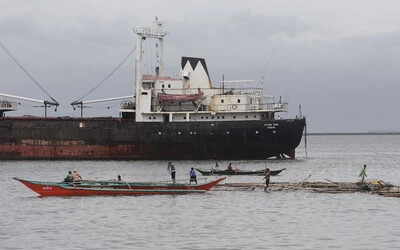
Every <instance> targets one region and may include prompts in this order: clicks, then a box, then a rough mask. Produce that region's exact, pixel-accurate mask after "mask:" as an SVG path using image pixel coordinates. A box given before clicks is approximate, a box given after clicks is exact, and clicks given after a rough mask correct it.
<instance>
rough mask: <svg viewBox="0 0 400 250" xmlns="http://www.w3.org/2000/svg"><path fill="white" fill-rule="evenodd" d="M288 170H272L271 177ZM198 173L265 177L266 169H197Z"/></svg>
mask: <svg viewBox="0 0 400 250" xmlns="http://www.w3.org/2000/svg"><path fill="white" fill-rule="evenodd" d="M285 169H286V168H283V169H280V170H271V171H270V172H271V175H272V176H275V175H278V174H280V172H282V171H283V170H285ZM196 170H197V171H199V172H200V173H201V174H202V175H265V169H263V170H238V169H232V170H227V169H224V170H217V169H210V170H205V169H198V168H196Z"/></svg>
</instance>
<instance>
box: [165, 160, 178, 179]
mask: <svg viewBox="0 0 400 250" xmlns="http://www.w3.org/2000/svg"><path fill="white" fill-rule="evenodd" d="M167 169H168V171H170V173H171V178H172V182H173V183H175V173H176V170H175V166H174V165H172V162H170V161H169V162H168V167H167Z"/></svg>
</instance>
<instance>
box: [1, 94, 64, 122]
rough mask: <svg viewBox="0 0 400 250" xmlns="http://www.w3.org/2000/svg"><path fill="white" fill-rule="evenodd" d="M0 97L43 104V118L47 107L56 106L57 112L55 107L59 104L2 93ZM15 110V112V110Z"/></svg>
mask: <svg viewBox="0 0 400 250" xmlns="http://www.w3.org/2000/svg"><path fill="white" fill-rule="evenodd" d="M0 96H3V97H7V98H12V99H17V100H22V101H27V102H35V103H40V104H44V117H47V108H48V107H50V106H56V110H57V106H58V105H59V103H58V102H56V101H46V100H38V99H33V98H28V97H23V96H16V95H9V94H4V93H0ZM15 110H16V108H15Z"/></svg>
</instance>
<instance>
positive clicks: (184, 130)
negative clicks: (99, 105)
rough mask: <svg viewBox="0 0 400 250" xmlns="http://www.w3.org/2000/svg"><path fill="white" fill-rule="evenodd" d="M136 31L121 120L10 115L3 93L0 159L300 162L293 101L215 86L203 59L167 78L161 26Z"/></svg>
mask: <svg viewBox="0 0 400 250" xmlns="http://www.w3.org/2000/svg"><path fill="white" fill-rule="evenodd" d="M134 31H135V33H136V35H137V45H136V59H135V95H132V96H125V97H121V99H124V101H123V102H122V103H121V106H120V114H119V116H118V117H110V118H101V117H91V118H84V117H47V115H46V116H45V117H34V116H23V117H15V116H14V117H13V116H9V115H7V116H6V115H5V114H6V112H11V111H13V110H16V108H17V105H16V103H15V102H12V101H9V100H8V99H9V98H12V97H13V96H10V95H8V96H7V95H3V97H4V96H6V97H9V98H7V100H3V101H0V116H1V118H0V159H3V160H4V159H90V160H93V159H114V160H119V159H267V158H270V157H277V158H282V157H290V158H295V149H296V147H297V146H298V145H299V143H300V141H301V138H302V135H303V130H304V128H305V124H306V119H305V117H303V116H301V115H299V116H296V117H295V118H293V119H281V118H280V117H278V116H277V115H276V113H278V112H288V103H287V102H283V101H281V99H279V101H275V99H274V98H273V97H271V96H267V95H264V94H263V88H262V85H261V86H260V84H259V83H257V82H256V81H249V80H243V81H241V80H239V81H224V80H223V81H221V82H220V86H219V87H213V86H212V84H211V80H210V75H209V72H208V69H207V65H206V61H205V60H204V59H203V58H195V57H182V58H181V67H180V75H179V76H174V77H172V76H166V75H165V73H164V59H163V54H164V51H163V48H164V46H163V43H164V37H165V36H166V35H167V34H168V32H166V31H164V29H163V23H162V22H159V21H158V20H156V21H155V25H154V27H152V28H136V29H134ZM146 39H153V40H154V41H155V42H156V49H157V54H156V55H157V66H156V67H155V69H154V74H147V75H145V74H142V70H141V68H142V67H143V62H142V59H143V53H144V52H143V42H144V41H145V40H146ZM110 99H112V100H115V99H117V98H110ZM88 103H93V101H75V102H73V103H71V104H72V105H73V106H77V107H78V108H79V107H80V108H82V109H83V106H84V105H85V104H88ZM53 104H55V105H58V103H54V102H46V101H44V106H45V107H47V106H48V105H53Z"/></svg>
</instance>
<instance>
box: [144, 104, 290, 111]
mask: <svg viewBox="0 0 400 250" xmlns="http://www.w3.org/2000/svg"><path fill="white" fill-rule="evenodd" d="M151 110H152V111H155V112H160V111H164V112H184V111H193V112H194V111H196V110H197V111H214V112H227V111H229V112H250V111H270V112H288V103H222V104H215V103H214V104H211V105H200V106H196V105H195V104H194V103H192V102H182V103H180V104H179V105H165V106H161V104H157V105H152V107H151Z"/></svg>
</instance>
